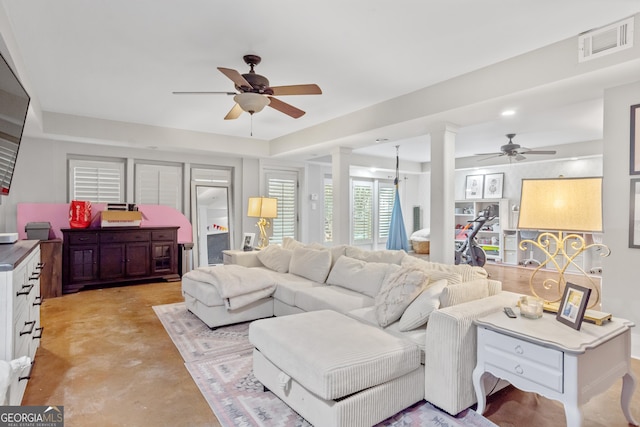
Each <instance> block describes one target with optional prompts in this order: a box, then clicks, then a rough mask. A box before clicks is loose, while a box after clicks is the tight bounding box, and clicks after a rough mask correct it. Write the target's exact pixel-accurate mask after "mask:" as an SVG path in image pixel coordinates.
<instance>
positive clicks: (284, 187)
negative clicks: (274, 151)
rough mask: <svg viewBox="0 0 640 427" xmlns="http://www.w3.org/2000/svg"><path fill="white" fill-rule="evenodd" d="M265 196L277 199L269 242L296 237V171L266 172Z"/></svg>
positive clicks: (278, 241) (280, 241) (279, 241)
mask: <svg viewBox="0 0 640 427" xmlns="http://www.w3.org/2000/svg"><path fill="white" fill-rule="evenodd" d="M266 181H267V197H275V198H276V199H278V217H277V218H273V219H272V220H271V231H272V235H271V238H270V239H269V241H270V242H271V243H282V241H283V240H284V238H285V237H291V238H294V239H295V238H296V237H297V230H298V173H297V172H268V173H267V174H266Z"/></svg>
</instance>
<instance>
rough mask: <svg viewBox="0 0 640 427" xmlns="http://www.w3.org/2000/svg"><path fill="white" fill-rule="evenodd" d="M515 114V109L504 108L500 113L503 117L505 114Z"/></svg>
mask: <svg viewBox="0 0 640 427" xmlns="http://www.w3.org/2000/svg"><path fill="white" fill-rule="evenodd" d="M515 114H516V112H515V110H504V111H503V112H502V113H501V115H502V116H504V117H507V116H513V115H515Z"/></svg>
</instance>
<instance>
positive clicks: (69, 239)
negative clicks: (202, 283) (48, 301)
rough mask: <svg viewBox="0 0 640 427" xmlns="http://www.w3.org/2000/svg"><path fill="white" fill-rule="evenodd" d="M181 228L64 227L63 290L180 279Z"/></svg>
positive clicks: (67, 291) (69, 291) (70, 290)
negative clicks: (179, 229) (179, 238)
mask: <svg viewBox="0 0 640 427" xmlns="http://www.w3.org/2000/svg"><path fill="white" fill-rule="evenodd" d="M178 228H179V227H113V228H95V229H87V228H66V229H62V230H61V231H62V236H63V249H62V265H63V267H62V292H63V293H65V294H68V293H72V292H77V291H79V290H81V289H82V288H84V287H85V286H95V285H106V284H114V283H124V282H132V281H141V280H149V279H165V280H178V279H179V278H180V276H179V275H178V243H177V238H178Z"/></svg>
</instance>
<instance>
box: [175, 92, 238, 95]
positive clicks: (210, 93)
mask: <svg viewBox="0 0 640 427" xmlns="http://www.w3.org/2000/svg"><path fill="white" fill-rule="evenodd" d="M171 93H172V94H174V95H237V93H236V92H202V91H198V92H171Z"/></svg>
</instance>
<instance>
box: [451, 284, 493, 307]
mask: <svg viewBox="0 0 640 427" xmlns="http://www.w3.org/2000/svg"><path fill="white" fill-rule="evenodd" d="M488 296H489V281H488V279H476V280H471V281H469V282H464V283H460V284H458V285H449V286H447V287H445V288H444V289H443V290H442V294H441V295H440V307H451V306H452V305H458V304H462V303H465V302H469V301H473V300H477V299H481V298H486V297H488Z"/></svg>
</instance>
